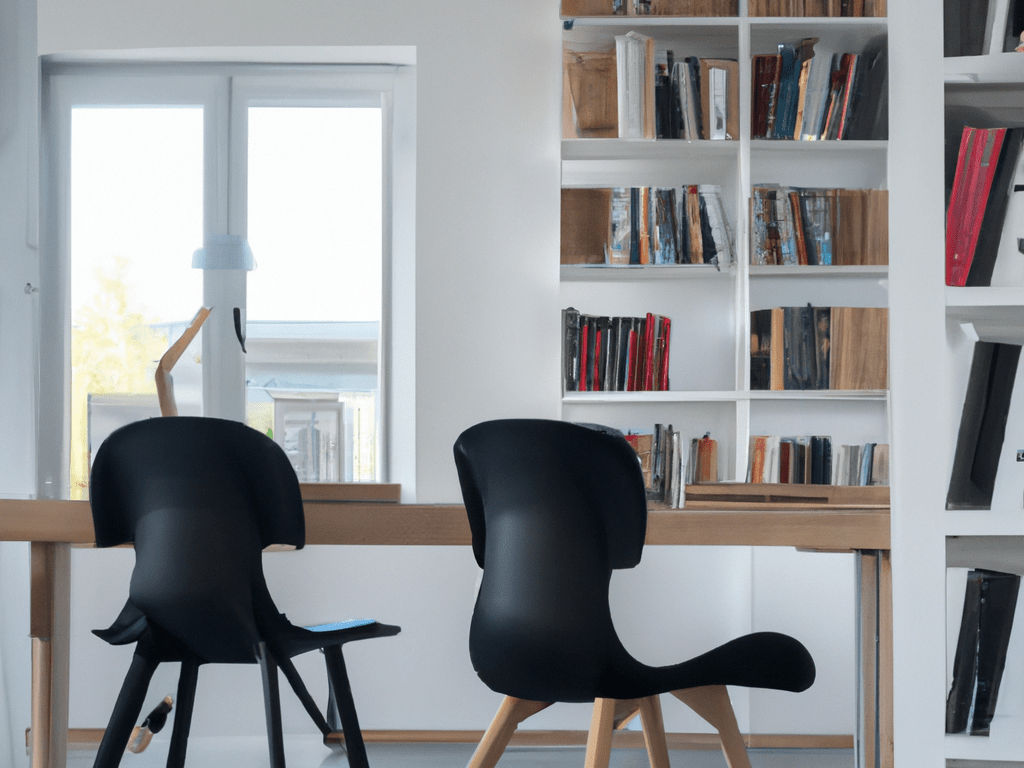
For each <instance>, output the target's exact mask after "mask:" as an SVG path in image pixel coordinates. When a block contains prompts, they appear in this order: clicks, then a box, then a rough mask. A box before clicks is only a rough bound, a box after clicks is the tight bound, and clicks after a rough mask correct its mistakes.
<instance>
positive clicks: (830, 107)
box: [751, 38, 888, 141]
mask: <svg viewBox="0 0 1024 768" xmlns="http://www.w3.org/2000/svg"><path fill="white" fill-rule="evenodd" d="M886 62H887V55H886V47H885V43H884V42H882V43H876V44H873V45H871V46H870V47H869V48H868V49H867V50H866V51H864V52H863V53H838V52H836V51H833V50H831V49H830V48H828V47H826V46H824V45H823V44H821V43H819V42H818V39H817V38H805V39H804V40H801V41H800V42H799V43H783V44H781V45H779V47H778V53H770V54H758V55H756V56H754V57H753V63H752V66H753V72H752V88H753V94H752V99H751V102H752V104H753V112H752V120H751V137H752V138H754V139H797V140H805V141H815V140H819V139H884V138H887V136H888V129H887V123H888V116H887V115H888V110H887V98H888V97H887V71H888V67H887V63H886Z"/></svg>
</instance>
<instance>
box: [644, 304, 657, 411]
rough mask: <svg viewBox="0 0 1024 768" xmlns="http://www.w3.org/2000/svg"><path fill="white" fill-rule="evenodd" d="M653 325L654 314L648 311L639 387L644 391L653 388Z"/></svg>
mask: <svg viewBox="0 0 1024 768" xmlns="http://www.w3.org/2000/svg"><path fill="white" fill-rule="evenodd" d="M654 326H655V319H654V315H652V314H651V313H650V312H648V313H647V321H646V322H645V323H644V367H643V386H641V387H640V389H641V390H643V391H644V392H650V391H651V390H653V389H654V338H655V336H654Z"/></svg>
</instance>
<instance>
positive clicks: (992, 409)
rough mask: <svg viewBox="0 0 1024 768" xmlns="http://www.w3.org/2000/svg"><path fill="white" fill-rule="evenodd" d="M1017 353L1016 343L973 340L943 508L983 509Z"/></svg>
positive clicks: (987, 504)
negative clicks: (965, 389) (944, 506)
mask: <svg viewBox="0 0 1024 768" xmlns="http://www.w3.org/2000/svg"><path fill="white" fill-rule="evenodd" d="M1020 352H1021V346H1020V345H1019V344H1004V343H999V342H989V341H977V342H975V343H974V353H973V357H972V360H971V370H970V373H969V375H968V379H967V392H966V394H965V395H964V405H963V410H962V412H961V415H960V429H959V432H958V433H957V440H956V449H955V451H954V454H953V469H952V472H951V474H950V479H949V491H948V492H947V494H946V508H947V509H988V508H989V507H990V506H991V505H992V491H993V490H994V488H995V481H996V472H997V470H998V467H999V454H1000V453H1001V451H1002V447H1003V439H1004V437H1005V434H1006V421H1007V418H1008V415H1009V410H1010V398H1011V397H1012V395H1013V385H1014V381H1015V379H1016V376H1017V364H1018V362H1019V360H1020Z"/></svg>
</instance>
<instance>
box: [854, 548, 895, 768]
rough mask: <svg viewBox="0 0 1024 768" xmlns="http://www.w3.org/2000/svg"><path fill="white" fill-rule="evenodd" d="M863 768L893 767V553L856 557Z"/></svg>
mask: <svg viewBox="0 0 1024 768" xmlns="http://www.w3.org/2000/svg"><path fill="white" fill-rule="evenodd" d="M857 597H858V605H857V667H858V670H859V684H858V686H857V738H856V751H857V755H856V764H857V766H858V768H893V748H892V742H893V736H892V561H891V559H890V555H889V553H888V552H883V551H862V552H859V553H858V557H857Z"/></svg>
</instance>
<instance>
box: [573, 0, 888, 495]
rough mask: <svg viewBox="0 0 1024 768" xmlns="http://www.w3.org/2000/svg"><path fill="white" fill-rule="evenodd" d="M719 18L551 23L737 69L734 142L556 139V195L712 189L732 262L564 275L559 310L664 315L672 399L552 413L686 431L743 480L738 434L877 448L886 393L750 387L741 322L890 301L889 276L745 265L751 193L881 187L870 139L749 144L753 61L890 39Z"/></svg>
mask: <svg viewBox="0 0 1024 768" xmlns="http://www.w3.org/2000/svg"><path fill="white" fill-rule="evenodd" d="M746 8H747V3H746V2H741V3H740V9H739V10H740V15H739V16H737V17H730V18H722V17H715V18H690V17H649V16H648V17H627V16H603V17H587V18H582V17H581V18H563V27H564V30H563V43H564V45H565V48H566V50H571V51H572V50H577V51H578V50H586V49H593V48H594V47H595V46H601V45H603V46H604V47H606V48H612V47H614V37H615V35H619V34H624V33H625V32H627V31H629V30H636V31H638V32H640V33H642V34H645V35H649V36H651V37H654V38H655V47H656V48H657V49H659V50H663V49H669V50H672V51H673V52H674V54H675V57H676V60H677V61H678V60H680V59H682V58H683V57H686V56H697V57H701V58H704V57H711V58H723V59H734V60H736V61H738V62H739V86H738V87H739V130H740V135H739V136H738V137H737V138H736V139H735V140H718V141H709V140H697V141H687V140H671V139H664V140H634V139H630V140H625V139H614V138H604V139H597V138H586V139H579V138H566V139H564V140H563V141H562V186H563V188H565V187H617V186H618V187H629V186H636V187H641V186H649V187H679V186H681V185H684V184H717V185H719V186H720V187H721V190H722V195H723V197H724V202H725V208H726V210H727V213H728V217H729V220H730V224H731V226H732V230H733V235H734V241H735V249H736V261H735V263H733V264H731V265H722V267H721V269H716V268H715V267H707V266H699V267H694V266H671V267H665V266H648V267H629V268H622V267H603V266H562V268H561V303H562V306H563V307H570V306H571V307H575V308H576V309H578V310H579V311H580V312H582V313H585V314H601V315H609V316H619V315H643V314H644V313H646V312H653V313H656V314H661V315H664V316H667V317H670V318H671V319H672V333H673V337H672V345H671V366H670V374H669V377H670V386H671V390H672V391H670V392H629V393H621V392H585V393H575V392H570V393H566V394H565V395H564V397H563V399H562V415H563V418H565V419H568V420H573V421H596V422H601V423H605V424H609V425H611V426H615V427H618V428H620V429H623V430H632V431H639V432H649V431H651V430H652V429H653V426H654V424H655V423H666V424H669V423H671V424H673V426H674V427H675V428H676V429H678V430H681V431H682V432H683V434H684V436H686V437H699V436H701V435H703V434H704V433H705V432H709V431H710V433H711V435H712V436H713V437H715V438H716V439H718V441H719V462H720V467H719V469H720V478H721V479H722V480H736V479H740V480H742V479H743V477H745V474H746V467H747V452H748V444H749V436H750V435H751V434H786V435H812V434H813V435H830V436H831V437H832V439H833V444H841V443H850V444H853V443H861V444H862V443H866V442H877V443H888V442H890V440H889V397H888V392H887V391H886V390H870V391H842V390H831V391H802V392H794V391H784V392H778V391H775V392H763V391H752V390H751V389H750V385H749V380H750V362H749V355H750V342H749V339H750V312H751V311H752V310H756V309H768V308H772V307H781V306H802V305H805V304H807V303H811V304H814V305H815V306H868V307H886V306H888V290H887V279H888V268H887V267H884V266H882V267H831V266H826V267H757V266H751V265H750V264H749V263H748V262H749V242H750V235H749V229H750V220H749V199H750V195H751V188H752V186H753V185H754V184H759V183H778V184H782V185H786V186H800V187H824V188H841V187H846V188H851V189H866V188H874V189H885V188H887V186H888V184H887V179H888V175H887V163H888V148H887V142H886V141H884V140H877V141H787V140H752V139H751V127H750V125H751V114H752V104H751V81H752V76H751V61H752V57H753V56H754V55H756V54H762V53H772V52H775V51H776V50H777V46H778V44H779V43H784V42H799V41H800V40H802V39H804V38H808V37H816V38H819V39H820V40H821V41H822V42H823V43H826V44H828V45H829V46H831V47H832V49H833V50H835V51H840V52H859V51H861V50H864V49H865V48H866V47H867V46H868V45H869V43H871V42H872V41H874V40H876V39H878V38H884V37H885V36H886V34H887V19H885V18H820V17H819V18H750V17H748V16H746Z"/></svg>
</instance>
